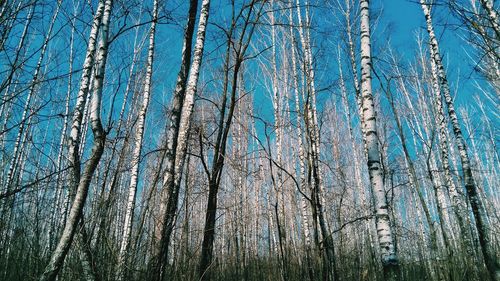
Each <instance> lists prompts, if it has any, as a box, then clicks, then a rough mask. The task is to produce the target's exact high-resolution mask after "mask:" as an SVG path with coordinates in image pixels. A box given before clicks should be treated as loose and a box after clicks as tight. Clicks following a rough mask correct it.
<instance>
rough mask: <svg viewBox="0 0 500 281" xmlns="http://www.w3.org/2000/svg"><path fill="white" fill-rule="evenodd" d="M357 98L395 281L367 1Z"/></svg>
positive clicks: (389, 272) (387, 264)
mask: <svg viewBox="0 0 500 281" xmlns="http://www.w3.org/2000/svg"><path fill="white" fill-rule="evenodd" d="M360 8H361V88H360V89H361V96H362V99H363V120H364V124H363V127H364V132H363V133H364V135H365V139H366V148H367V160H368V162H367V164H368V173H369V175H370V184H371V188H372V192H373V200H374V208H375V210H374V211H375V222H376V228H377V235H378V240H379V248H380V254H381V260H382V266H383V269H384V276H385V278H386V280H398V275H399V272H398V271H399V261H398V257H397V253H396V249H395V247H394V240H393V234H392V227H391V223H390V217H389V209H388V208H389V206H388V205H387V198H386V195H385V188H384V182H383V181H384V180H383V174H382V173H383V171H382V168H383V167H382V165H381V161H380V150H379V145H378V141H379V139H378V135H377V119H376V113H375V106H374V102H373V94H372V85H371V68H372V62H371V46H370V44H371V43H370V18H369V0H361V2H360Z"/></svg>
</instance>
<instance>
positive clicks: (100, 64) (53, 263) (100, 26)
mask: <svg viewBox="0 0 500 281" xmlns="http://www.w3.org/2000/svg"><path fill="white" fill-rule="evenodd" d="M112 4H113V1H112V0H106V1H105V2H103V1H100V2H99V6H98V8H97V12H96V14H95V16H94V21H93V23H92V30H91V33H90V40H89V46H88V50H87V57H86V59H85V63H84V73H83V74H82V81H81V85H80V93H79V99H78V101H81V102H80V103H78V101H77V107H76V108H75V114H74V117H73V126H72V134H71V138H70V143H71V146H70V149H71V152H72V153H71V154H70V157H71V156H73V158H72V160H77V161H76V162H73V163H72V164H73V165H78V166H79V165H80V161H79V156H78V155H77V153H78V140H79V136H80V133H79V127H80V124H81V123H80V122H81V112H82V110H83V108H82V105H83V104H84V102H85V101H84V100H83V98H80V97H81V96H82V94H83V96H86V92H87V91H88V83H87V81H88V80H89V79H88V78H89V76H90V70H91V68H92V64H93V61H94V52H95V45H96V38H97V33H98V31H99V30H101V39H100V46H99V52H98V55H97V60H96V61H97V66H96V73H95V77H96V78H95V79H94V83H95V85H94V91H93V93H92V103H91V113H90V115H91V117H90V123H91V127H92V132H93V134H94V146H93V148H92V152H91V156H90V159H89V160H88V162H87V163H86V165H85V168H84V171H83V174H82V175H81V177H80V173H79V170H80V169H79V167H76V166H75V167H74V170H75V173H74V175H73V176H74V178H73V181H72V183H73V184H74V185H72V186H73V187H77V189H76V196H75V198H74V199H73V204H72V206H71V209H70V213H69V217H68V220H67V221H66V225H65V227H64V230H63V233H62V235H61V238H60V240H59V242H58V244H57V246H56V249H55V250H54V252H53V253H52V256H51V258H50V262H49V264H48V265H47V266H46V268H45V270H44V273H43V274H42V276H41V277H40V280H41V281H53V280H55V279H56V277H57V274H58V273H59V271H60V270H61V268H62V266H63V263H64V259H65V257H66V255H67V253H68V251H69V248H70V247H71V243H72V241H73V237H74V235H75V233H76V231H77V226H78V225H79V222H80V220H81V217H82V212H83V207H84V205H85V201H86V198H87V193H88V188H89V185H90V182H91V180H92V176H93V174H94V171H95V170H96V168H97V165H98V164H99V160H100V159H101V156H102V153H103V150H104V143H105V139H106V135H105V132H104V129H103V128H102V124H101V117H100V114H101V112H100V107H101V96H102V90H103V80H104V73H105V66H106V58H107V52H108V31H109V20H110V18H111V8H112ZM78 113H80V114H78ZM75 155H76V156H75Z"/></svg>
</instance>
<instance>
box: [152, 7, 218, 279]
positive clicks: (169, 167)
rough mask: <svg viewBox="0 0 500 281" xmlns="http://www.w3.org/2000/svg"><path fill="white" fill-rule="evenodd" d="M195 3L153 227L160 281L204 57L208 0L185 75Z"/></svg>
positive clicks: (155, 273)
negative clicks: (158, 204)
mask: <svg viewBox="0 0 500 281" xmlns="http://www.w3.org/2000/svg"><path fill="white" fill-rule="evenodd" d="M197 4H198V1H197V0H192V1H191V2H190V8H189V16H188V23H187V26H186V32H185V34H184V48H183V54H182V57H183V59H182V64H181V70H180V71H179V74H178V76H177V84H176V89H175V93H174V101H173V107H172V115H171V116H170V121H169V122H170V125H169V128H168V129H167V140H166V141H167V148H166V149H167V158H166V171H165V176H164V178H163V190H162V194H161V199H160V219H159V223H158V225H157V227H156V228H157V229H156V234H155V236H156V241H155V245H154V248H153V251H154V252H153V255H152V260H151V261H150V267H151V270H150V272H151V274H152V275H151V280H162V279H163V278H164V277H165V276H164V275H165V270H166V265H167V262H168V260H167V257H168V248H169V244H170V237H171V235H172V231H173V226H174V222H175V215H176V212H177V205H178V197H179V188H178V187H179V186H180V178H181V172H182V166H183V164H184V158H185V155H186V148H187V142H188V131H189V127H190V122H191V115H192V113H193V107H194V95H195V94H196V89H197V83H198V77H199V71H200V66H201V61H202V57H203V48H204V44H205V31H206V27H207V22H208V16H209V9H210V1H209V0H204V1H203V2H202V6H201V11H200V19H199V24H198V31H197V34H196V43H195V47H194V54H193V62H192V65H191V68H190V69H189V77H188V76H187V74H188V66H189V63H190V60H191V42H192V38H193V32H194V24H195V19H196V10H197ZM186 83H187V84H186ZM176 183H177V185H176Z"/></svg>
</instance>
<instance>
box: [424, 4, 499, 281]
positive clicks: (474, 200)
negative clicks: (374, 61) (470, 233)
mask: <svg viewBox="0 0 500 281" xmlns="http://www.w3.org/2000/svg"><path fill="white" fill-rule="evenodd" d="M485 1H487V0H481V2H482V4H483V5H484V6H485V8H486V9H487V10H488V7H489V8H490V9H489V10H488V12H489V14H490V17H492V16H493V17H492V19H494V20H493V22H494V23H497V22H496V19H495V17H496V15H494V14H492V12H493V9H492V6H491V4H489V1H488V2H486V3H484V2H485ZM420 4H421V5H422V10H423V11H424V15H425V19H426V22H427V32H428V33H429V41H430V51H431V59H432V62H434V64H435V66H434V67H433V72H436V73H435V74H433V76H435V77H434V79H435V80H436V79H437V81H439V86H435V88H436V90H437V93H436V100H437V102H438V105H437V106H440V104H439V103H441V98H442V97H441V94H442V95H443V96H444V100H445V102H446V105H447V108H448V115H449V117H450V121H451V125H452V127H453V133H454V136H455V139H456V143H457V147H458V151H459V154H460V160H461V164H462V172H463V177H464V182H465V190H466V192H467V199H468V201H469V203H470V206H471V208H472V214H473V215H474V220H475V223H476V225H475V226H476V229H477V234H478V237H479V244H480V246H481V252H482V254H483V257H484V261H485V264H486V267H487V269H488V272H489V274H490V278H491V279H492V280H495V281H498V280H500V264H499V262H498V259H497V255H496V251H495V249H494V246H493V245H492V242H491V234H490V226H489V222H488V218H487V216H486V212H485V210H484V206H483V205H482V204H481V202H480V198H479V194H478V193H479V192H478V187H477V185H476V183H475V181H474V177H473V175H472V170H471V164H470V159H469V155H468V152H467V144H466V142H465V140H464V137H463V134H462V129H461V128H460V124H459V123H458V117H457V113H456V111H455V106H454V103H453V98H452V96H451V93H450V88H449V85H448V80H447V78H446V71H445V69H444V66H443V62H442V60H441V55H440V53H439V46H438V41H437V39H436V36H435V34H434V28H433V26H432V19H431V14H430V9H429V6H428V5H427V4H426V2H425V0H421V1H420ZM488 4H489V5H488ZM490 11H491V12H490ZM496 27H498V23H497V25H496ZM496 31H497V32H498V30H496ZM497 34H498V33H497ZM437 81H436V82H435V83H438V82H437ZM438 110H441V111H442V110H443V109H442V105H441V109H439V108H438ZM443 119H444V118H443ZM442 122H444V120H442ZM444 160H446V159H444ZM464 207H466V206H464ZM465 215H466V214H464V216H465ZM465 238H466V239H467V237H465ZM465 242H466V243H470V244H472V241H470V242H469V241H465ZM470 254H472V253H470Z"/></svg>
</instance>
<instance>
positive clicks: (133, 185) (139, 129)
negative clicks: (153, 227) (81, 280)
mask: <svg viewBox="0 0 500 281" xmlns="http://www.w3.org/2000/svg"><path fill="white" fill-rule="evenodd" d="M157 21H158V0H154V2H153V19H152V23H151V29H150V31H149V48H148V59H147V66H146V77H145V81H144V94H143V99H142V105H141V109H140V110H139V113H138V119H137V124H136V131H135V144H134V151H133V152H132V163H131V166H132V170H131V175H130V186H129V189H128V200H127V207H126V213H125V222H124V226H123V234H122V242H121V246H120V253H119V257H118V276H117V277H118V279H117V280H123V279H124V278H125V265H126V259H127V250H128V248H129V244H130V233H131V232H132V221H133V218H134V208H135V197H136V193H137V183H138V180H139V163H140V158H141V150H142V140H143V138H144V126H145V122H146V114H147V111H148V106H149V100H150V96H151V79H152V76H153V57H154V48H155V32H156V23H157Z"/></svg>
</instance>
